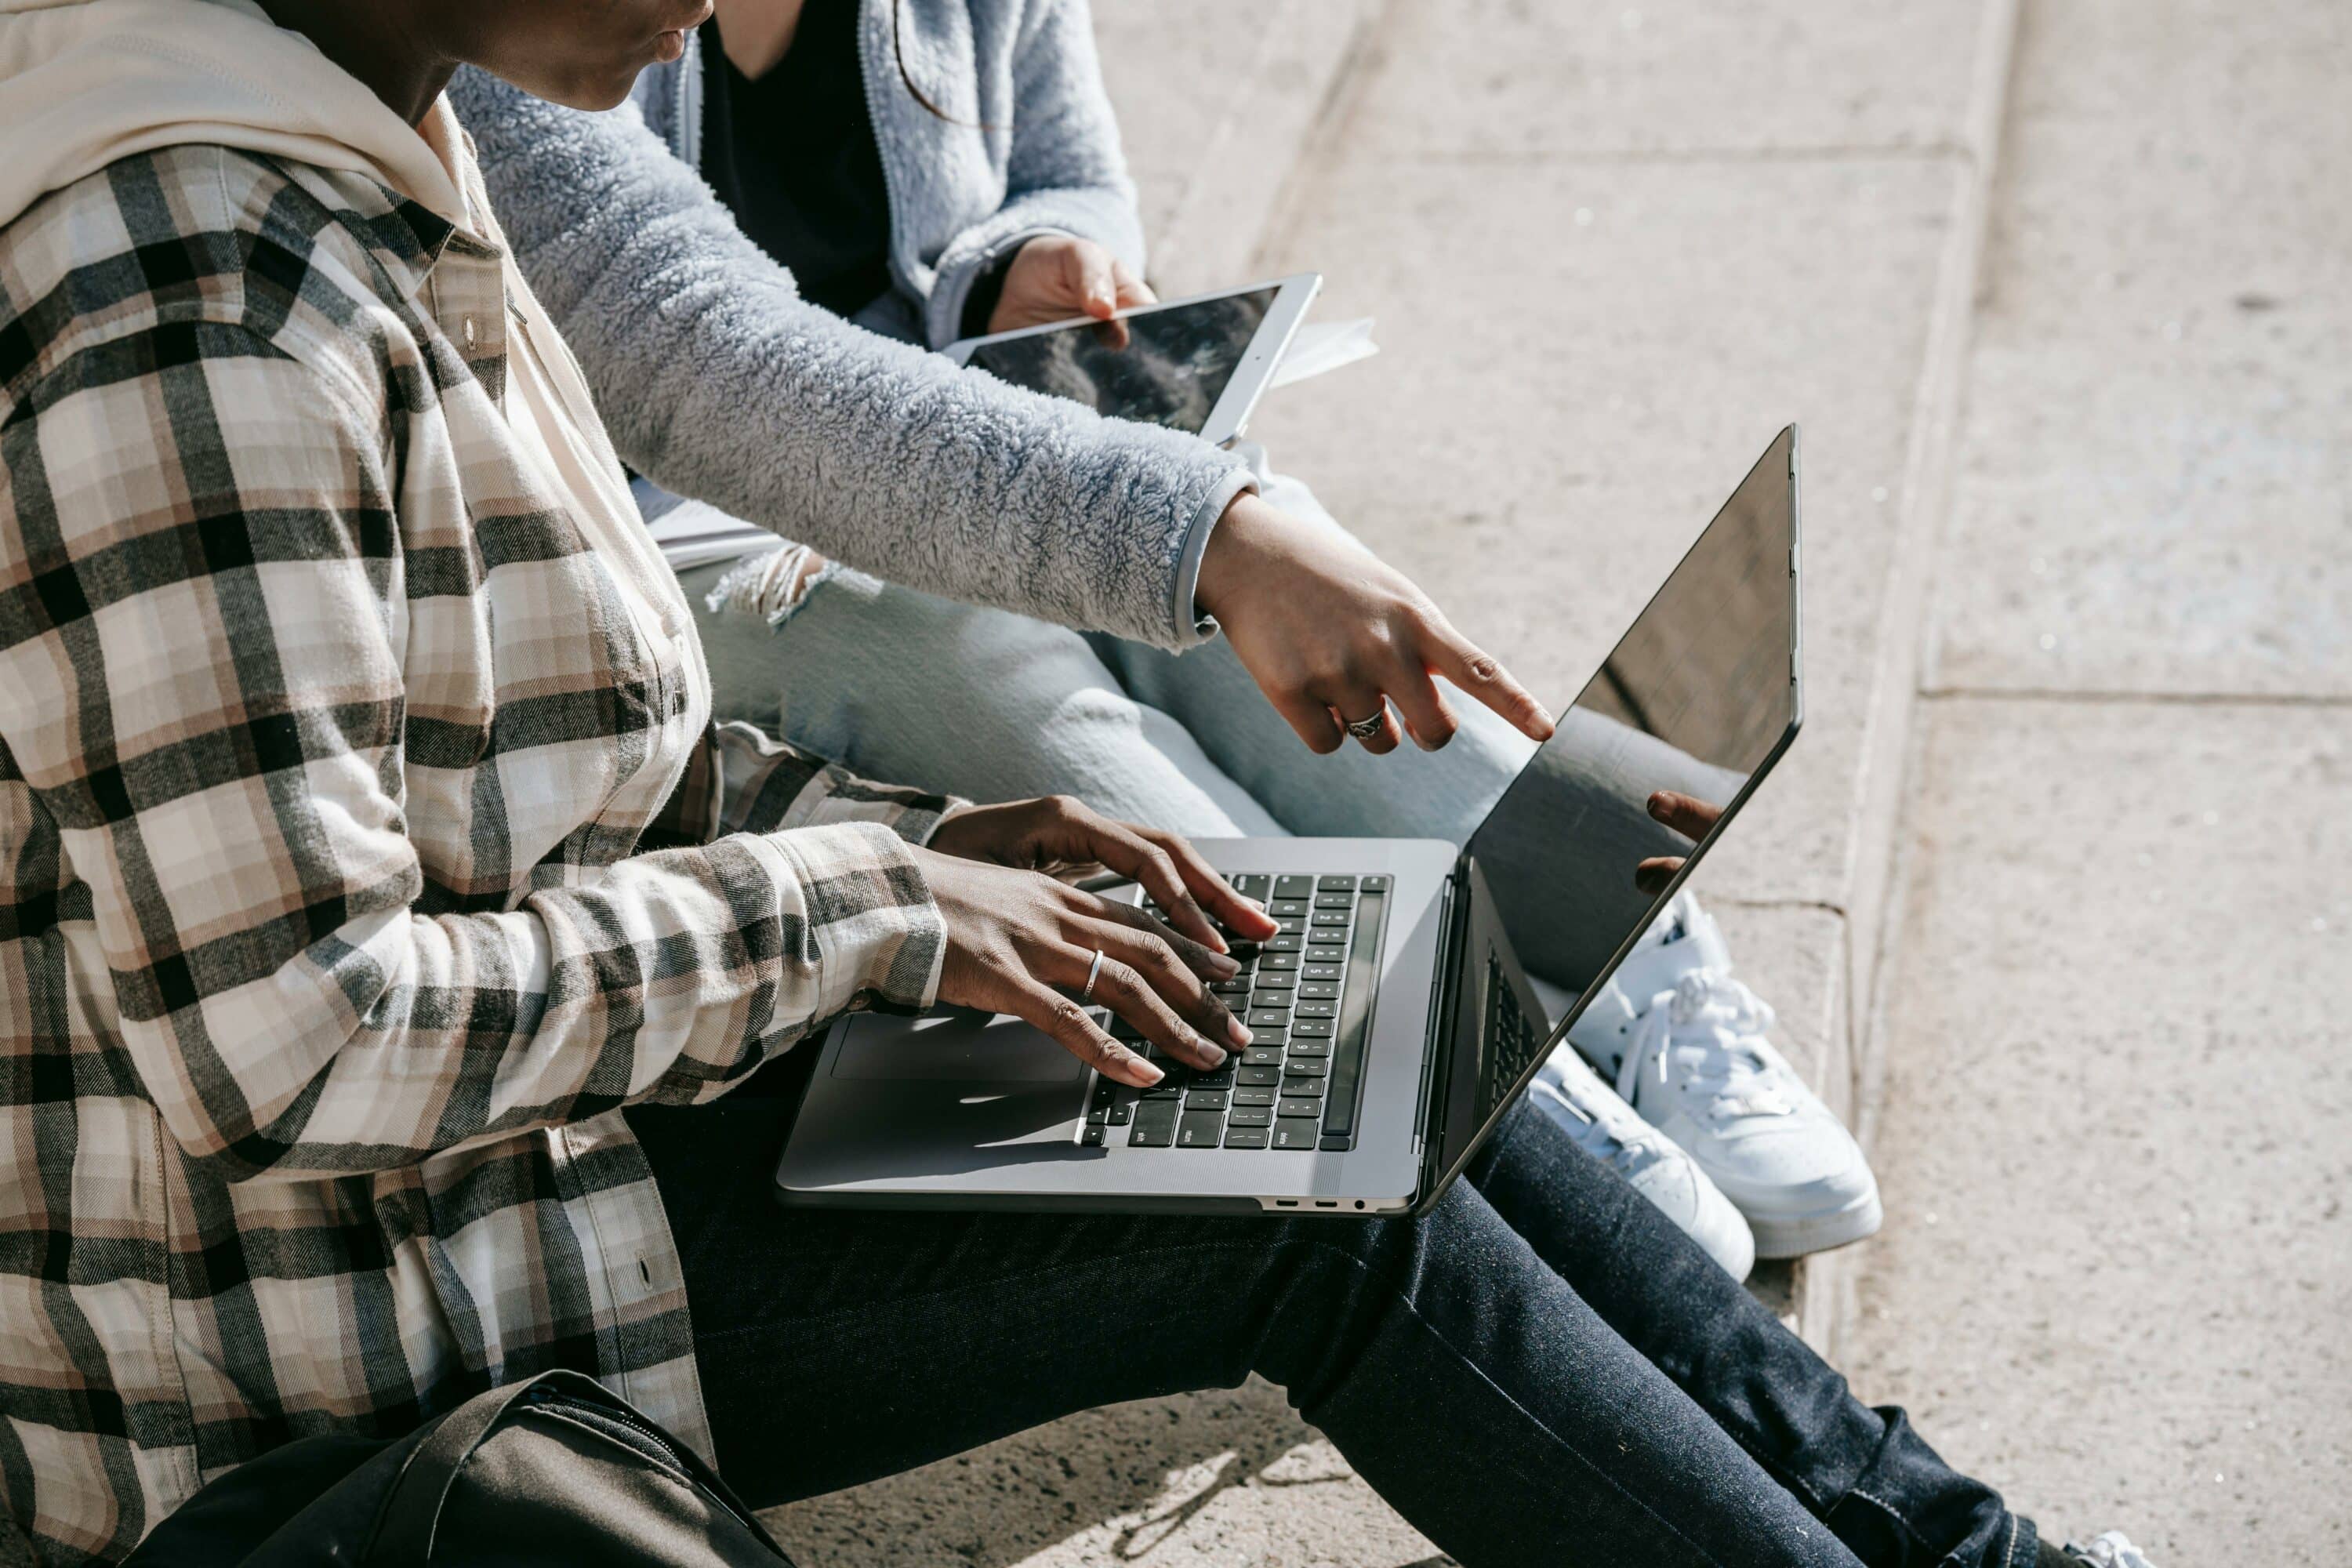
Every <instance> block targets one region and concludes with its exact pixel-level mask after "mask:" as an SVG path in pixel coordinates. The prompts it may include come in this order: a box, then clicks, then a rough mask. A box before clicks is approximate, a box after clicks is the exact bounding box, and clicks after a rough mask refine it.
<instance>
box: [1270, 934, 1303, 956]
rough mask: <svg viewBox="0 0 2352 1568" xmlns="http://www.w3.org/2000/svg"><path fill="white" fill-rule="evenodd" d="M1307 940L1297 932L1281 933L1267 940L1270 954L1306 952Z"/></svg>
mask: <svg viewBox="0 0 2352 1568" xmlns="http://www.w3.org/2000/svg"><path fill="white" fill-rule="evenodd" d="M1306 946H1307V939H1306V938H1305V937H1303V936H1300V935H1299V934H1298V933H1297V931H1280V932H1277V933H1276V934H1275V935H1273V936H1270V937H1268V938H1266V939H1265V950H1266V952H1303V951H1305V949H1306Z"/></svg>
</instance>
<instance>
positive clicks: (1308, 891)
mask: <svg viewBox="0 0 2352 1568" xmlns="http://www.w3.org/2000/svg"><path fill="white" fill-rule="evenodd" d="M1274 896H1275V897H1276V898H1277V899H1311V898H1313V897H1314V896H1315V879H1314V878H1312V877H1276V879H1274Z"/></svg>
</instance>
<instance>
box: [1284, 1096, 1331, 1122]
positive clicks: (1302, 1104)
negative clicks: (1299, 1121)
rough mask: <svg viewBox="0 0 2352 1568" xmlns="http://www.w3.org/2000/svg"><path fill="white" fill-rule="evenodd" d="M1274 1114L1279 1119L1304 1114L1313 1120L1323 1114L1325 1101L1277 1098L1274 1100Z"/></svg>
mask: <svg viewBox="0 0 2352 1568" xmlns="http://www.w3.org/2000/svg"><path fill="white" fill-rule="evenodd" d="M1274 1114H1275V1116H1276V1118H1277V1119H1279V1118H1283V1117H1291V1116H1303V1117H1306V1118H1307V1119H1308V1120H1310V1121H1311V1120H1313V1119H1314V1118H1316V1117H1318V1116H1320V1115H1322V1114H1323V1102H1322V1101H1321V1100H1276V1101H1275V1102H1274Z"/></svg>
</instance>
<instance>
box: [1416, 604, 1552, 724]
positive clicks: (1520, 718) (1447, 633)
mask: <svg viewBox="0 0 2352 1568" xmlns="http://www.w3.org/2000/svg"><path fill="white" fill-rule="evenodd" d="M1431 629H1432V633H1433V641H1434V643H1435V644H1436V647H1434V649H1433V650H1432V651H1433V653H1434V655H1435V657H1434V658H1431V660H1430V667H1431V668H1433V669H1435V670H1436V671H1437V673H1438V674H1440V675H1442V676H1444V677H1445V679H1448V680H1450V681H1452V682H1454V685H1456V686H1458V687H1460V688H1461V689H1463V690H1465V691H1466V692H1468V693H1469V694H1470V695H1471V696H1473V697H1475V698H1476V699H1477V700H1479V701H1481V702H1483V703H1485V704H1486V706H1487V707H1489V708H1492V709H1493V710H1495V711H1496V712H1497V713H1500V714H1501V715H1502V716H1503V718H1504V719H1505V721H1507V722H1508V723H1509V724H1510V726H1511V728H1512V729H1514V730H1517V731H1518V732H1519V733H1520V734H1522V735H1525V736H1526V737H1527V738H1528V740H1530V741H1549V740H1550V739H1551V728H1552V723H1551V714H1550V712H1549V710H1546V709H1545V707H1544V705H1543V704H1542V703H1540V702H1538V701H1537V700H1535V699H1534V698H1533V697H1530V696H1529V695H1528V689H1527V688H1526V687H1524V686H1521V685H1520V684H1519V683H1518V682H1517V680H1514V679H1512V678H1511V672H1510V671H1509V670H1507V669H1505V668H1503V662H1502V660H1500V659H1498V658H1496V657H1495V656H1494V655H1493V654H1490V653H1487V652H1486V651H1485V650H1484V649H1482V648H1480V647H1478V646H1477V645H1476V644H1475V643H1473V642H1472V641H1470V639H1469V638H1467V637H1464V636H1463V635H1462V634H1461V633H1460V632H1457V631H1455V630H1454V628H1453V626H1450V625H1448V624H1447V623H1446V621H1445V620H1444V617H1443V616H1440V617H1438V618H1437V620H1436V624H1435V625H1434V626H1433V627H1432V628H1431Z"/></svg>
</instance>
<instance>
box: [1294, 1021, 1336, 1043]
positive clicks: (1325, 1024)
mask: <svg viewBox="0 0 2352 1568" xmlns="http://www.w3.org/2000/svg"><path fill="white" fill-rule="evenodd" d="M1332 1022H1333V1021H1332V1020H1331V1019H1329V1018H1301V1019H1299V1020H1298V1022H1297V1023H1296V1024H1293V1025H1291V1026H1290V1037H1291V1039H1292V1040H1293V1041H1297V1040H1328V1039H1329V1038H1330V1037H1331V1026H1332Z"/></svg>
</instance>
